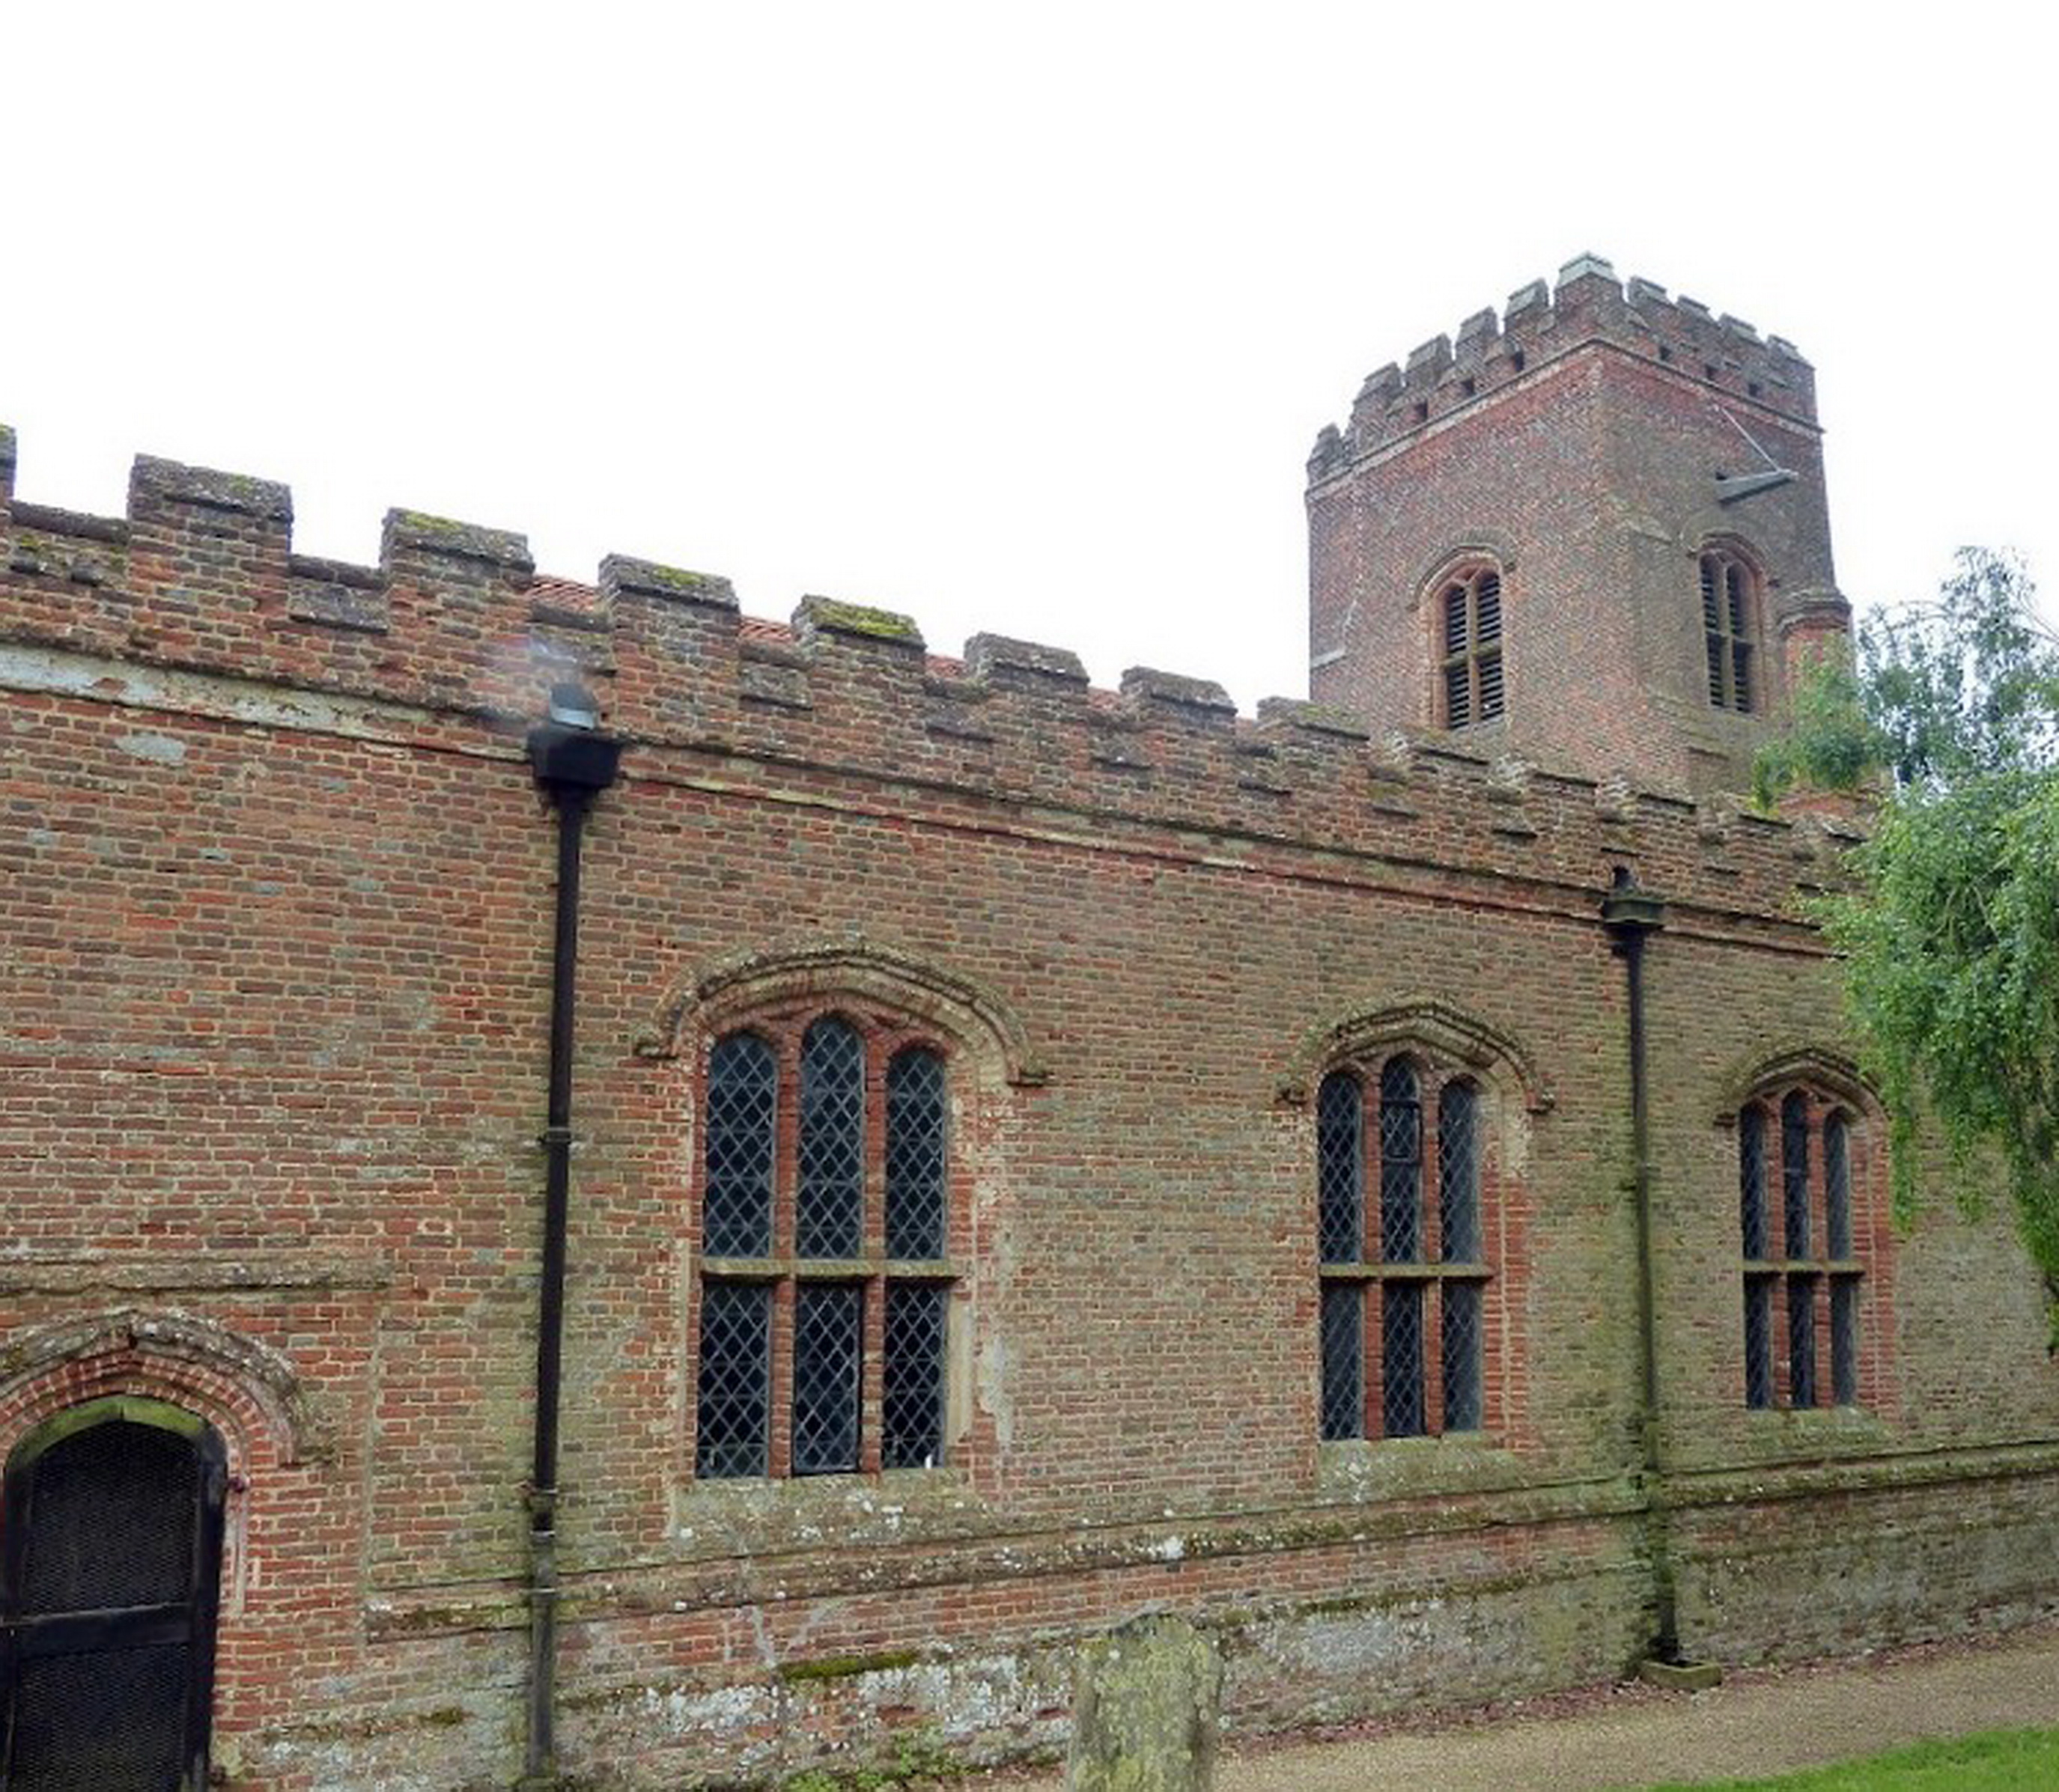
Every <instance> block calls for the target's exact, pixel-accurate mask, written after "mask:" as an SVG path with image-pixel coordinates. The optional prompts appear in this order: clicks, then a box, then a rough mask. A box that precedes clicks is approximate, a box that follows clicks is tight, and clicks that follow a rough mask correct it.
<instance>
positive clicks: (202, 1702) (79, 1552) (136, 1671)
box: [0, 1395, 228, 1792]
mask: <svg viewBox="0 0 2059 1792" xmlns="http://www.w3.org/2000/svg"><path fill="white" fill-rule="evenodd" d="M227 1484H228V1472H227V1457H226V1452H225V1450H224V1448H223V1447H222V1442H221V1436H219V1434H217V1432H216V1431H215V1430H214V1428H213V1427H212V1426H211V1425H209V1424H207V1422H206V1421H205V1420H202V1419H200V1418H198V1417H195V1416H194V1415H193V1414H192V1413H186V1412H182V1411H181V1410H180V1409H178V1408H177V1407H175V1406H171V1405H166V1404H165V1403H164V1402H163V1401H155V1400H145V1399H141V1398H137V1397H130V1396H126V1395H121V1396H116V1397H112V1398H109V1399H104V1400H96V1401H89V1402H87V1403H86V1405H81V1406H75V1407H72V1408H70V1409H68V1410H66V1411H65V1412H62V1413H58V1414H57V1415H56V1416H55V1417H53V1418H50V1419H48V1420H45V1421H44V1423H43V1424H41V1425H39V1426H38V1427H37V1428H36V1429H35V1430H34V1431H33V1432H30V1434H29V1435H28V1436H26V1437H25V1438H23V1439H22V1441H21V1443H20V1444H18V1446H17V1447H16V1448H15V1450H14V1453H13V1455H12V1456H10V1457H9V1458H8V1460H7V1470H6V1503H5V1533H4V1537H0V1544H4V1548H0V1699H4V1703H0V1792H200V1788H201V1787H202V1786H205V1783H206V1779H207V1743H208V1719H209V1707H210V1705H211V1703H212V1698H213V1681H214V1630H215V1615H216V1608H217V1600H218V1596H219V1583H220V1579H221V1529H222V1500H223V1496H224V1494H225V1492H226V1488H227Z"/></svg>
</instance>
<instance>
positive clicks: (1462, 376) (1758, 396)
mask: <svg viewBox="0 0 2059 1792" xmlns="http://www.w3.org/2000/svg"><path fill="white" fill-rule="evenodd" d="M1595 342H1602V343H1607V344H1612V345H1613V346H1615V348H1619V349H1622V350H1623V351H1624V352H1627V353H1629V354H1631V355H1634V356H1637V357H1638V358H1639V359H1640V360H1648V361H1651V362H1653V363H1655V364H1659V365H1661V366H1663V367H1666V368H1669V369H1670V370H1671V372H1673V373H1675V374H1676V375H1679V377H1680V378H1681V379H1687V380H1691V381H1695V382H1697V383H1700V384H1702V385H1704V386H1706V387H1710V388H1711V389H1713V390H1715V391H1719V392H1722V393H1724V394H1726V395H1729V396H1730V397H1733V398H1735V399H1742V400H1744V401H1745V402H1746V403H1749V404H1754V405H1759V406H1763V407H1765V408H1766V409H1767V410H1769V411H1774V412H1777V413H1778V414H1779V415H1782V416H1784V417H1787V418H1790V419H1793V420H1794V421H1797V422H1800V423H1806V424H1809V425H1810V426H1812V427H1813V426H1814V423H1815V420H1816V387H1815V374H1814V370H1813V369H1812V368H1810V364H1809V363H1808V362H1807V361H1806V360H1803V359H1802V354H1801V352H1800V351H1799V350H1798V348H1795V346H1794V344H1792V343H1791V342H1789V341H1787V340H1786V339H1785V338H1783V337H1781V336H1762V335H1761V334H1760V333H1759V332H1758V330H1756V329H1755V328H1753V326H1752V325H1750V324H1747V323H1746V322H1745V321H1744V320H1742V319H1741V318H1737V317H1731V316H1717V315H1716V314H1715V313H1714V312H1711V310H1710V309H1709V308H1708V307H1707V306H1706V305H1704V304H1701V303H1699V301H1698V300H1694V299H1690V298H1688V297H1687V296H1684V295H1683V296H1680V297H1679V298H1678V299H1674V298H1669V297H1668V296H1667V292H1666V289H1665V288H1663V287H1662V286H1659V285H1657V284H1655V283H1654V282H1652V281H1651V280H1643V279H1632V280H1630V281H1629V282H1628V284H1627V285H1626V284H1625V283H1624V282H1623V280H1619V278H1618V277H1617V276H1616V272H1615V269H1614V268H1612V267H1611V266H1610V264H1608V263H1607V261H1605V260H1603V259H1602V258H1601V257H1600V256H1595V255H1581V256H1575V258H1574V259H1573V260H1571V261H1569V262H1567V264H1565V266H1563V268H1560V269H1559V277H1558V280H1557V283H1556V284H1555V286H1552V285H1547V283H1546V282H1544V281H1543V280H1532V281H1531V282H1530V283H1529V284H1527V285H1526V286H1523V287H1520V288H1518V289H1517V290H1516V291H1515V292H1513V293H1511V294H1510V296H1509V299H1508V302H1507V305H1506V306H1505V307H1504V308H1503V310H1502V312H1500V314H1499V316H1497V315H1496V313H1495V312H1494V311H1493V310H1492V309H1491V308H1489V309H1487V310H1484V311H1479V312H1474V313H1473V315H1472V316H1470V317H1468V318H1467V319H1466V320H1465V321H1464V323H1463V324H1460V326H1459V328H1458V332H1457V334H1456V336H1436V337H1433V338H1432V340H1430V341H1428V342H1426V343H1424V344H1421V345H1420V347H1418V348H1416V349H1414V350H1413V351H1412V352H1411V353H1410V354H1409V355H1408V358H1407V360H1405V361H1403V362H1392V361H1390V362H1389V363H1388V364H1387V365H1385V366H1384V367H1382V368H1378V369H1377V370H1376V371H1375V372H1372V373H1370V374H1368V375H1366V378H1365V381H1364V384H1363V385H1361V386H1360V388H1359V391H1358V395H1357V397H1356V399H1354V400H1353V402H1352V410H1351V415H1350V417H1349V419H1348V421H1347V422H1346V423H1344V425H1343V426H1342V427H1339V426H1337V425H1336V424H1331V425H1328V426H1326V427H1324V430H1323V431H1322V432H1321V434H1320V435H1318V436H1317V437H1316V446H1315V448H1314V451H1312V453H1311V455H1310V456H1309V459H1308V480H1309V483H1310V484H1312V485H1314V484H1318V483H1321V482H1322V481H1324V480H1325V479H1328V478H1330V477H1331V476H1332V475H1335V474H1336V473H1338V472H1340V471H1342V470H1343V469H1344V468H1345V467H1349V466H1351V465H1352V464H1353V463H1355V462H1357V461H1359V460H1361V459H1364V457H1366V456H1367V455H1371V454H1374V453H1376V452H1378V451H1380V450H1383V449H1384V448H1387V447H1391V446H1392V445H1393V444H1395V443H1400V442H1403V441H1405V440H1407V439H1409V438H1411V437H1412V436H1413V435H1416V433H1417V432H1418V431H1423V430H1427V429H1429V428H1432V427H1435V426H1436V425H1437V424H1438V423H1441V422H1442V421H1444V419H1447V418H1449V417H1451V416H1453V415H1456V414H1458V413H1460V412H1461V411H1465V410H1467V409H1468V408H1470V407H1475V406H1478V405H1480V404H1483V403H1486V402H1487V401H1489V400H1491V399H1492V398H1493V397H1494V396H1495V395H1496V394H1497V393H1499V392H1502V391H1506V390H1507V389H1508V388H1509V387H1512V386H1514V385H1515V384H1516V383H1518V382H1519V381H1523V380H1527V379H1534V378H1535V377H1536V376H1537V375H1539V374H1540V373H1541V372H1543V370H1544V369H1545V368H1547V367H1549V366H1550V365H1551V364H1553V363H1555V362H1556V361H1557V360H1560V359H1561V358H1562V357H1563V356H1566V355H1568V354H1570V353H1571V352H1573V351H1574V350H1575V349H1577V348H1583V347H1585V346H1587V344H1591V343H1595Z"/></svg>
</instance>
